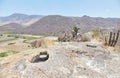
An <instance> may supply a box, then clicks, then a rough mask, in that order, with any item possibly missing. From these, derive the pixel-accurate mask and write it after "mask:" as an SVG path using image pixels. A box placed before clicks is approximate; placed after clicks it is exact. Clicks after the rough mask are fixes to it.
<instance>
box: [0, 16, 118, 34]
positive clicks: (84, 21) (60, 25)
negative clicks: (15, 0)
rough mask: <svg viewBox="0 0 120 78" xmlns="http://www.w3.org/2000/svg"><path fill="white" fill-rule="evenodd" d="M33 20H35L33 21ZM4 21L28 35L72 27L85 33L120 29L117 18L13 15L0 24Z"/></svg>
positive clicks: (59, 30)
mask: <svg viewBox="0 0 120 78" xmlns="http://www.w3.org/2000/svg"><path fill="white" fill-rule="evenodd" d="M34 18H35V19H37V20H34ZM38 18H39V19H38ZM0 21H1V18H0ZM4 21H5V22H8V21H12V22H14V23H18V24H21V26H22V27H23V29H22V31H16V32H17V33H21V32H22V33H28V34H49V35H50V34H58V33H59V32H62V31H67V30H70V29H71V28H73V27H74V26H77V27H79V28H80V29H81V32H87V31H89V30H91V29H94V28H103V29H104V28H109V29H113V28H119V27H120V23H119V22H120V19H119V18H101V17H89V16H83V17H68V16H61V15H48V16H44V17H42V18H41V16H35V15H33V16H27V15H16V14H13V15H11V16H9V17H6V18H5V17H4V18H2V21H1V22H2V23H4ZM15 21H17V22H15ZM26 24H27V26H26ZM0 29H1V28H0ZM17 30H19V29H17ZM13 32H14V31H13Z"/></svg>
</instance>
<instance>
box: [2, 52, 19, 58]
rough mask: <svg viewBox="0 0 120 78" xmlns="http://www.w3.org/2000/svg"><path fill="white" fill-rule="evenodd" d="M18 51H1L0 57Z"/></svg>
mask: <svg viewBox="0 0 120 78" xmlns="http://www.w3.org/2000/svg"><path fill="white" fill-rule="evenodd" d="M16 53H18V52H17V51H13V50H9V51H7V52H2V53H0V57H6V56H9V55H12V54H16Z"/></svg>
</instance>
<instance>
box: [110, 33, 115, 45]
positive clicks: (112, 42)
mask: <svg viewBox="0 0 120 78" xmlns="http://www.w3.org/2000/svg"><path fill="white" fill-rule="evenodd" d="M114 43H115V33H114V34H113V38H112V40H111V44H110V46H113V44H114Z"/></svg>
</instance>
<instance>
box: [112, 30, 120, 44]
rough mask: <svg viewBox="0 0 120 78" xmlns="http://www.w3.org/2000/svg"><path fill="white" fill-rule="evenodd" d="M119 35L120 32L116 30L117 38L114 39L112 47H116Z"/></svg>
mask: <svg viewBox="0 0 120 78" xmlns="http://www.w3.org/2000/svg"><path fill="white" fill-rule="evenodd" d="M119 33H120V30H118V32H117V36H116V39H115V42H114V44H113V46H115V45H116V43H117V41H118V38H119Z"/></svg>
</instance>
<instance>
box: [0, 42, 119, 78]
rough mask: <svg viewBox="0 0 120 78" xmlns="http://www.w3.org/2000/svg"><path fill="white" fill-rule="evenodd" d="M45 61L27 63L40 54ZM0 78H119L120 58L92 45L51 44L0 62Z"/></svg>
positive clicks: (82, 43) (99, 45)
mask: <svg viewBox="0 0 120 78" xmlns="http://www.w3.org/2000/svg"><path fill="white" fill-rule="evenodd" d="M43 51H47V52H48V54H49V58H48V60H46V61H44V62H36V63H31V62H30V61H31V59H32V58H33V57H34V56H35V55H37V54H39V53H40V52H43ZM0 78H120V54H119V52H114V51H110V50H109V49H108V48H107V47H106V48H105V47H103V46H102V45H101V44H100V43H97V41H96V42H95V40H93V41H92V42H60V43H59V42H55V44H54V45H52V46H43V47H40V48H31V49H29V50H26V51H22V52H20V53H18V54H14V55H11V56H7V57H3V58H0Z"/></svg>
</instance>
